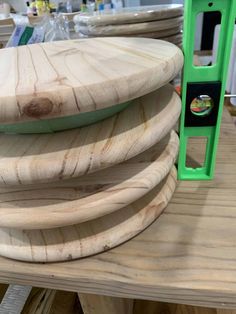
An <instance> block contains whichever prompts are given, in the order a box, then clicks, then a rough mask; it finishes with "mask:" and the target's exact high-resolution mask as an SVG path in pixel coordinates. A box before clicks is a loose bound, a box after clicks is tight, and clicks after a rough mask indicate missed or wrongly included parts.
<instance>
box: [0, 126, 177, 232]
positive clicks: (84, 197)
mask: <svg viewBox="0 0 236 314" xmlns="http://www.w3.org/2000/svg"><path fill="white" fill-rule="evenodd" d="M178 147H179V139H178V136H177V134H176V133H175V132H172V133H171V136H169V135H168V136H167V137H166V138H165V139H163V140H162V141H161V142H160V143H158V144H157V145H155V146H154V147H152V148H151V149H150V150H148V151H146V152H144V153H143V154H141V155H138V156H137V157H135V158H132V159H131V160H129V161H127V162H126V163H122V164H119V165H117V166H114V167H111V168H108V169H107V170H103V171H99V172H96V173H95V174H90V175H86V176H82V177H80V178H79V179H75V180H66V181H63V182H61V183H53V184H42V185H40V186H23V187H21V186H20V187H17V188H9V187H8V188H2V189H0V217H1V220H0V226H1V227H7V228H18V229H48V228H55V227H62V226H67V225H72V224H77V223H81V222H85V221H88V220H92V219H95V218H98V217H101V216H104V215H107V214H110V213H112V212H114V211H116V210H118V209H120V208H122V207H125V206H126V205H128V204H131V203H133V202H134V201H136V200H138V199H140V198H141V197H142V196H144V195H145V194H146V193H148V192H149V191H150V190H151V189H153V188H154V187H155V186H156V185H158V184H159V183H160V182H161V181H162V180H163V179H164V178H165V177H166V176H167V174H168V173H169V172H170V169H171V168H172V166H173V164H174V162H175V160H176V157H177V153H178Z"/></svg>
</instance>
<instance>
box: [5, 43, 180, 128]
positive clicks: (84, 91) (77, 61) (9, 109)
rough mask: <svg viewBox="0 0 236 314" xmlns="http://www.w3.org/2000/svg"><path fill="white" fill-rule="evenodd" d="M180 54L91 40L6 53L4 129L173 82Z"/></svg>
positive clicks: (166, 46)
mask: <svg viewBox="0 0 236 314" xmlns="http://www.w3.org/2000/svg"><path fill="white" fill-rule="evenodd" d="M182 65H183V54H182V52H181V50H180V49H178V48H177V47H175V46H174V45H172V44H170V43H166V42H161V41H157V40H154V39H148V38H123V37H119V38H89V39H78V40H69V41H58V42H51V43H42V44H35V45H28V46H21V47H17V48H8V49H1V50H0V84H1V89H0V123H1V124H14V123H15V124H16V123H19V122H30V121H41V120H45V119H53V118H58V117H65V116H66V117H71V116H74V115H78V114H80V113H83V112H91V111H93V112H94V111H95V110H98V111H99V109H104V108H108V107H111V106H114V105H117V104H122V103H125V102H127V101H130V100H132V99H134V98H138V97H140V96H142V95H145V94H147V93H150V92H151V91H153V90H156V89H158V88H159V87H161V86H163V85H165V84H166V83H168V82H169V81H171V80H172V79H173V78H174V77H175V76H176V75H177V73H178V72H179V71H180V69H181V68H182Z"/></svg>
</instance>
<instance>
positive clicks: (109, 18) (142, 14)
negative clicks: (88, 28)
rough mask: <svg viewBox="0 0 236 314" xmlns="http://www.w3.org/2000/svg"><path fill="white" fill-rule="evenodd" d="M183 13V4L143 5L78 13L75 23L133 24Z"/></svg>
mask: <svg viewBox="0 0 236 314" xmlns="http://www.w3.org/2000/svg"><path fill="white" fill-rule="evenodd" d="M182 14H183V6H182V5H179V4H167V5H152V6H143V7H132V8H122V9H120V10H116V13H115V14H114V13H113V12H111V13H106V14H100V13H94V14H93V15H86V14H85V15H82V14H80V15H76V16H75V17H74V22H75V23H77V24H78V23H81V24H86V25H96V26H98V25H114V24H131V23H138V22H145V21H157V20H163V19H168V18H172V17H176V16H181V15H182Z"/></svg>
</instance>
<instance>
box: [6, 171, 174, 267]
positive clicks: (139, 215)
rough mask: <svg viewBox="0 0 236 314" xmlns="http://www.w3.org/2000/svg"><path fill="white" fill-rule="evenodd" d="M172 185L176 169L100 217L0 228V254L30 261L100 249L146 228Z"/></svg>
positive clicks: (68, 257)
mask: <svg viewBox="0 0 236 314" xmlns="http://www.w3.org/2000/svg"><path fill="white" fill-rule="evenodd" d="M175 187H176V170H175V169H174V168H173V169H172V170H171V172H170V174H169V175H168V178H167V179H166V180H164V181H163V183H162V184H159V185H158V186H157V187H156V188H154V189H153V190H152V191H151V192H149V193H148V194H147V195H145V196H144V197H143V198H141V199H139V200H138V201H136V202H134V203H132V204H130V205H128V206H126V207H124V208H122V209H120V210H118V211H116V212H114V213H112V214H110V215H106V216H104V217H101V218H98V219H95V220H91V221H88V222H85V223H82V224H78V225H73V226H67V227H64V228H54V229H48V230H16V229H7V228H0V254H1V255H2V256H6V257H9V258H13V259H18V260H23V261H30V262H55V261H56V262H59V261H66V260H73V259H77V258H80V257H85V256H89V255H93V254H96V253H100V252H104V251H107V250H109V249H111V248H112V247H115V246H117V245H119V244H121V243H123V242H125V241H127V240H129V239H131V238H133V237H134V236H135V235H137V234H138V233H140V232H141V231H143V230H144V229H145V228H147V227H148V226H149V225H150V224H151V223H152V222H153V221H154V220H155V219H156V218H157V217H158V216H159V215H160V214H161V213H162V211H163V210H164V208H165V207H166V206H167V204H168V202H169V201H170V198H171V196H172V194H173V192H174V190H175Z"/></svg>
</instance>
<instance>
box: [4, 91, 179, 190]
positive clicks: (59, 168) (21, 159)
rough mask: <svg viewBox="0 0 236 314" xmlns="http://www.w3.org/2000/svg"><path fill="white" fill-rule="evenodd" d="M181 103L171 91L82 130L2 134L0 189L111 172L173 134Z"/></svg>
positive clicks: (145, 98)
mask: <svg viewBox="0 0 236 314" xmlns="http://www.w3.org/2000/svg"><path fill="white" fill-rule="evenodd" d="M180 111H181V100H180V98H179V96H178V95H177V93H176V92H175V91H174V88H173V86H171V85H166V86H165V87H162V88H160V89H159V90H157V91H155V92H152V93H150V94H148V95H145V96H143V97H141V98H139V99H137V100H134V101H133V103H132V105H130V106H129V107H128V108H127V109H126V110H124V111H122V112H121V113H119V114H117V115H115V116H113V117H111V118H108V119H106V120H104V121H102V122H99V123H96V124H93V125H91V126H87V127H84V128H81V129H74V130H70V131H64V132H58V133H53V134H40V135H7V134H1V135H0V146H1V150H0V185H2V186H6V185H19V184H21V185H22V184H32V183H35V184H38V183H42V182H50V181H51V182H55V181H56V182H57V181H60V180H63V179H71V178H77V177H78V176H81V175H84V174H88V173H91V172H95V171H98V170H101V169H104V168H107V167H111V166H113V165H116V164H118V163H121V162H123V161H126V160H128V159H130V158H132V157H134V156H136V155H138V154H140V153H142V152H143V151H145V150H147V149H149V148H150V147H151V146H153V145H154V144H156V143H157V142H159V141H160V140H161V139H162V138H163V137H164V136H165V135H166V134H168V133H169V132H170V130H172V129H173V127H174V125H175V124H176V122H177V121H178V118H179V115H180Z"/></svg>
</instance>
